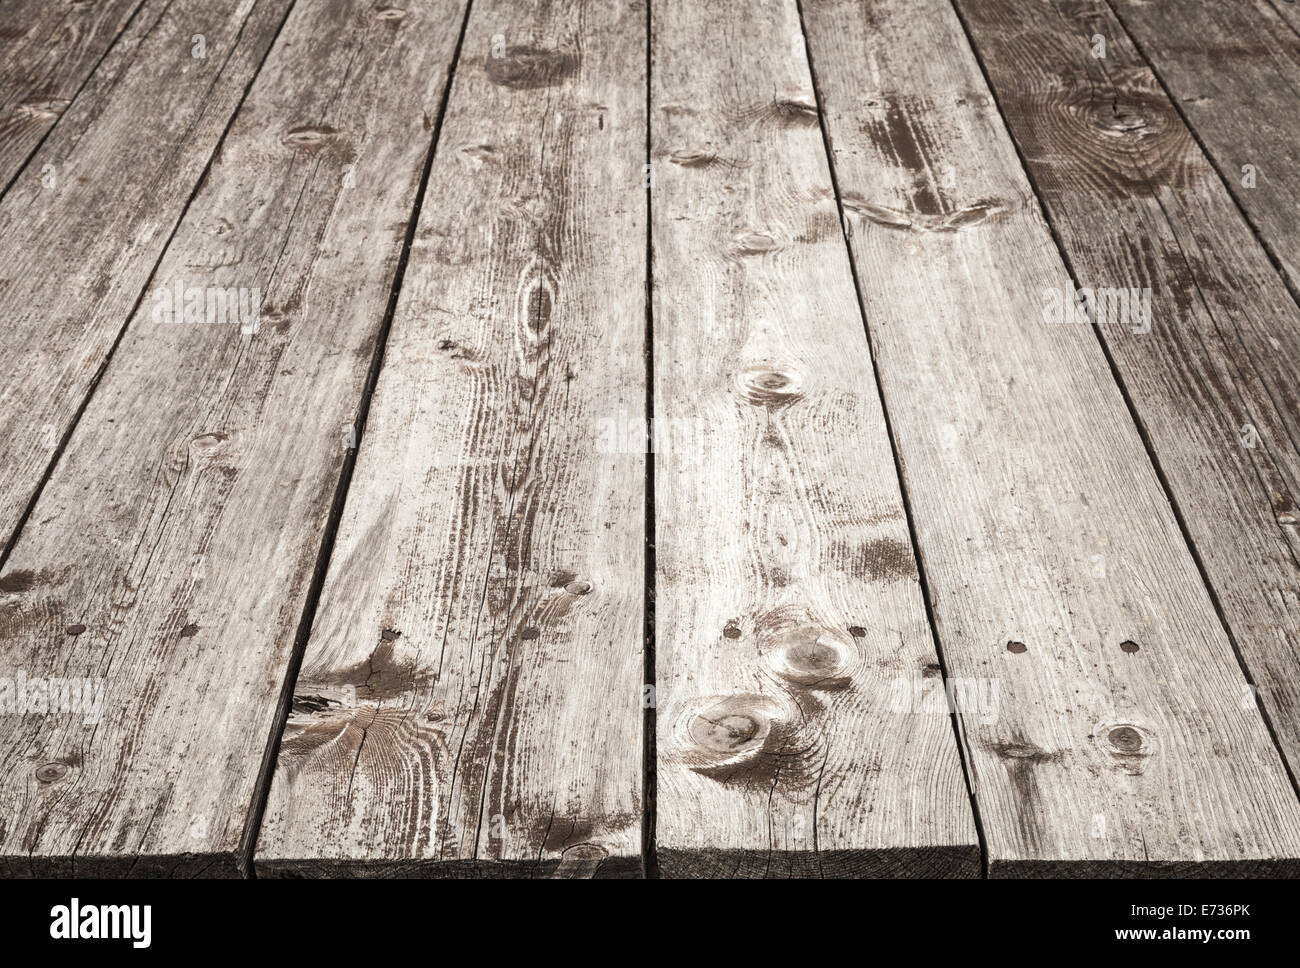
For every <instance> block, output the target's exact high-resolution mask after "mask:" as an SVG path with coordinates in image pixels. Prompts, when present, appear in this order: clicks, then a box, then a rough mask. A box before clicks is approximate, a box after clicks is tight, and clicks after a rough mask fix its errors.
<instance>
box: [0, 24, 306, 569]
mask: <svg viewBox="0 0 1300 968" xmlns="http://www.w3.org/2000/svg"><path fill="white" fill-rule="evenodd" d="M288 7H289V0H257V2H255V3H254V2H252V0H248V2H245V3H241V4H239V5H238V6H236V5H232V4H215V3H210V2H206V0H175V2H173V3H171V4H168V5H166V9H152V8H151V9H150V10H149V11H148V13H149V15H150V16H149V18H138V19H137V20H136V22H135V24H134V25H133V27H132V31H133V32H134V31H142V32H143V34H144V36H142V37H141V38H140V39H139V42H138V43H135V42H133V41H130V42H128V41H124V42H123V43H121V44H119V45H118V46H117V47H116V48H115V49H114V50H113V51H111V52H110V53H109V55H108V57H106V58H105V60H104V62H103V63H102V64H101V65H100V67H99V69H98V70H97V71H96V72H95V74H94V76H93V77H92V78H91V80H90V82H89V83H88V84H87V85H86V88H85V90H83V91H82V93H81V95H80V96H79V97H78V98H77V100H76V103H75V104H74V105H72V107H70V108H69V109H68V110H67V111H66V112H65V113H64V114H63V116H62V118H61V119H60V121H59V123H58V125H57V126H56V127H55V128H54V130H53V131H52V132H51V133H50V136H49V138H47V139H46V141H45V144H44V145H43V146H42V147H41V149H40V151H38V152H37V153H36V154H35V155H34V156H33V157H32V160H31V161H30V162H29V163H28V166H29V168H30V170H31V171H33V172H42V171H44V170H46V167H45V166H47V165H49V166H51V170H52V172H53V180H52V181H50V180H47V179H41V178H36V177H33V178H25V179H20V180H19V181H17V182H15V183H14V185H13V187H12V188H10V190H9V192H8V193H7V194H6V195H5V197H4V199H3V200H2V201H0V252H2V253H3V254H4V258H3V259H2V260H0V346H3V347H4V350H5V352H4V355H3V359H0V451H2V452H3V453H4V455H5V458H4V462H3V463H0V548H4V547H5V546H6V545H7V544H8V543H9V542H10V541H11V539H12V536H13V534H14V531H15V527H16V526H17V524H18V522H19V521H20V520H21V519H22V516H23V514H24V512H25V510H26V509H27V507H28V505H29V504H30V502H31V499H32V498H33V497H34V496H35V493H36V491H37V489H38V487H39V485H40V482H41V480H42V478H43V477H44V475H45V473H46V471H47V470H48V468H49V466H50V463H51V461H52V459H53V457H54V455H55V453H56V451H57V448H58V447H59V445H60V443H61V442H62V441H63V439H64V437H65V435H66V433H67V431H68V430H69V428H70V427H71V426H72V424H73V422H74V421H75V419H76V414H77V412H78V410H79V409H80V408H81V406H82V404H83V403H84V401H85V399H86V395H87V393H88V391H89V390H90V389H91V387H92V386H93V384H94V381H95V379H96V377H97V375H98V374H99V372H100V370H101V367H102V365H103V363H104V360H105V359H106V357H107V356H108V354H109V352H110V350H111V348H112V346H113V344H114V341H115V340H116V339H117V337H118V335H119V334H120V333H121V331H122V327H123V326H124V325H125V323H126V321H127V318H128V317H129V316H130V315H131V312H132V308H133V307H134V306H135V305H136V302H137V300H139V299H140V298H141V297H142V295H143V290H144V287H145V285H146V284H147V282H148V280H149V276H150V273H152V272H153V270H154V268H155V267H156V265H157V262H158V258H159V256H160V255H161V253H162V250H163V248H164V247H165V245H166V243H167V239H168V237H169V236H170V235H171V233H172V231H173V229H174V228H175V226H176V224H177V222H178V221H179V219H180V217H181V214H182V212H183V211H184V208H185V205H186V203H187V202H188V201H189V199H190V198H191V196H192V194H193V191H194V188H195V185H196V184H197V183H198V181H199V178H200V177H201V175H202V173H203V170H204V168H205V166H206V165H207V163H208V160H209V158H211V156H212V152H213V149H214V148H215V147H216V144H217V141H218V139H219V138H220V136H221V134H222V132H223V131H224V130H225V128H226V125H227V123H228V121H229V120H230V117H231V115H232V114H233V113H234V111H235V108H236V106H237V105H238V103H239V101H240V98H242V97H243V95H244V93H245V91H246V89H247V86H248V84H249V83H250V82H251V81H252V79H253V76H254V74H255V72H256V70H257V67H258V65H259V64H261V62H262V59H263V57H264V56H265V54H266V51H267V50H268V49H269V48H270V45H271V42H272V39H273V38H274V36H275V32H276V30H277V29H278V28H279V26H280V24H281V23H282V22H283V19H284V15H285V13H286V11H287V10H288ZM195 34H202V35H203V36H204V37H205V38H206V48H205V50H206V54H207V56H206V57H203V58H195V57H193V56H192V55H193V52H194V42H193V40H192V38H193V35H195Z"/></svg>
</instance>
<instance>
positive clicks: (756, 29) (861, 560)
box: [651, 0, 980, 877]
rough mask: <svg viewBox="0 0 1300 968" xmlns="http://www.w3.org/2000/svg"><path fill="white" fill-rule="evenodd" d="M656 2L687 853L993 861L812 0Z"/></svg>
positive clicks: (667, 485) (710, 863)
mask: <svg viewBox="0 0 1300 968" xmlns="http://www.w3.org/2000/svg"><path fill="white" fill-rule="evenodd" d="M651 20H652V34H653V38H652V53H653V71H652V108H653V110H652V126H651V127H652V131H653V144H652V151H653V165H654V168H653V174H654V187H653V192H652V197H653V225H654V233H653V236H654V237H653V254H654V290H653V292H654V321H655V324H654V344H655V345H654V358H655V359H654V362H655V366H654V372H655V396H654V400H655V429H656V431H657V432H658V440H659V443H660V445H661V446H660V447H659V450H658V453H656V455H655V468H656V471H655V499H656V511H657V514H656V532H655V537H656V586H655V591H656V632H655V642H656V649H655V657H656V658H655V665H656V671H657V680H658V691H657V694H656V699H657V730H658V743H657V747H658V762H657V784H658V786H657V789H658V793H657V799H656V827H657V834H656V847H657V856H658V861H659V866H660V869H661V871H662V873H663V874H664V876H668V877H686V876H715V877H716V876H740V877H752V876H772V877H787V876H824V877H832V876H939V875H949V876H978V875H979V872H980V867H979V865H980V858H979V846H978V838H977V835H976V831H975V824H974V821H973V816H972V812H971V805H970V800H969V796H968V794H967V790H966V786H965V782H964V779H963V776H962V771H961V763H960V759H959V756H958V751H957V745H956V741H955V737H954V733H953V729H952V723H951V718H950V715H949V707H948V703H947V702H946V700H945V698H944V691H943V690H944V680H943V678H942V675H941V671H940V667H939V664H938V661H937V656H936V654H935V646H934V640H933V638H932V636H931V630H930V626H929V622H928V620H927V617H926V612H925V603H924V601H923V599H922V595H921V589H920V583H919V576H918V573H917V566H916V561H915V559H914V556H913V550H912V545H911V540H910V537H909V533H908V525H907V520H906V515H905V510H904V506H903V500H902V496H901V493H900V489H899V482H898V478H897V474H896V469H895V466H894V461H893V457H892V453H891V450H890V443H889V436H888V430H887V427H886V424H885V419H884V414H883V412H882V409H881V404H880V398H879V392H878V390H877V388H876V385H875V381H874V379H873V376H872V369H871V357H870V353H869V350H868V346H867V340H866V337H865V334H864V332H863V329H862V316H861V310H860V308H859V307H858V304H857V299H856V296H855V293H854V288H853V278H852V270H851V267H850V264H849V260H848V253H847V250H846V247H845V241H844V235H843V232H842V231H841V228H840V223H839V214H838V210H837V207H836V202H835V192H834V190H833V187H832V182H831V175H830V170H829V166H828V162H827V158H826V151H825V145H824V142H823V139H822V135H821V131H820V128H819V125H818V117H817V106H816V99H815V95H814V92H813V86H812V80H811V77H810V75H809V70H808V63H807V59H806V57H805V53H804V44H803V36H802V31H801V28H800V23H799V12H798V9H797V7H796V5H795V0H784V2H779V3H767V4H763V5H761V6H757V7H755V8H753V9H751V10H748V11H746V13H745V15H744V16H740V15H739V9H738V8H737V7H736V6H735V5H732V4H698V3H692V2H689V0H657V2H655V3H654V5H653V11H652V18H651Z"/></svg>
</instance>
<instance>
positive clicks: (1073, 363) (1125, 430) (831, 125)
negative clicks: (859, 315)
mask: <svg viewBox="0 0 1300 968" xmlns="http://www.w3.org/2000/svg"><path fill="white" fill-rule="evenodd" d="M803 6H804V15H805V25H806V27H807V29H808V32H809V41H810V45H811V50H812V55H813V65H814V69H815V76H816V78H817V81H818V86H819V91H820V94H821V97H822V104H823V108H824V111H825V118H826V123H827V125H828V130H829V135H830V139H831V144H832V149H833V158H834V164H835V168H836V173H837V178H838V182H839V188H840V192H841V197H842V201H843V206H844V208H845V210H846V212H847V213H848V223H849V227H850V230H851V231H850V242H851V247H852V251H853V256H854V259H855V261H856V264H857V269H858V276H859V279H860V283H861V292H862V296H863V302H864V308H865V311H866V316H867V321H868V326H869V330H870V333H871V336H872V340H873V347H874V349H875V352H876V354H877V360H878V366H879V372H880V379H881V384H882V388H883V390H884V396H885V401H886V406H887V408H888V411H889V414H890V417H891V420H892V423H893V427H894V431H895V439H896V442H897V446H898V450H899V454H900V458H901V461H902V466H903V473H904V483H905V486H906V488H907V491H908V494H909V496H910V500H911V506H912V509H913V514H914V521H915V525H916V533H917V542H918V547H919V551H920V556H921V561H922V564H923V566H924V571H925V574H926V578H927V583H928V587H929V591H930V595H931V601H932V605H933V612H934V617H935V622H936V625H937V631H938V634H939V643H940V647H941V650H942V654H943V656H944V659H945V663H946V665H947V668H948V671H949V672H950V674H952V675H953V676H954V677H957V678H959V679H961V678H964V677H969V678H974V679H981V680H987V681H988V682H989V684H990V686H991V687H992V688H995V689H996V695H997V697H998V701H997V715H996V716H995V717H993V720H992V721H981V720H980V719H979V718H977V717H975V716H972V715H970V714H969V713H967V712H959V717H958V718H959V722H960V725H961V730H962V736H963V740H964V743H965V748H966V763H967V765H968V766H969V768H970V772H971V779H972V782H973V784H974V792H975V799H976V803H977V807H978V809H979V813H980V818H981V823H982V828H983V832H984V835H985V839H986V842H987V849H988V861H989V872H990V874H991V875H992V876H1003V875H1016V874H1034V875H1045V874H1046V875H1053V874H1055V875H1061V874H1076V873H1087V874H1100V875H1114V874H1132V875H1154V874H1169V873H1196V874H1269V873H1280V872H1294V871H1295V869H1296V861H1297V858H1300V808H1298V806H1297V802H1296V797H1295V793H1294V791H1293V789H1292V787H1291V784H1290V783H1289V781H1288V779H1287V776H1286V774H1285V771H1284V769H1283V764H1282V762H1281V759H1280V755H1279V753H1278V751H1277V749H1276V747H1275V746H1274V745H1273V743H1272V741H1271V739H1270V737H1269V735H1268V732H1267V730H1266V728H1265V725H1264V723H1263V721H1262V718H1261V716H1260V713H1259V710H1258V709H1257V707H1256V705H1255V703H1254V702H1253V701H1246V700H1248V698H1249V692H1248V689H1247V686H1246V683H1245V680H1244V678H1243V676H1242V672H1241V669H1240V666H1239V665H1238V662H1237V660H1236V658H1235V656H1234V654H1233V650H1232V647H1231V644H1230V642H1229V640H1228V638H1227V636H1226V634H1225V632H1224V629H1223V626H1222V624H1221V623H1220V621H1219V618H1218V616H1217V615H1216V614H1215V611H1214V608H1213V607H1212V603H1211V600H1210V597H1209V595H1208V592H1207V591H1206V589H1205V587H1204V585H1203V583H1202V581H1201V577H1200V575H1199V573H1198V571H1197V568H1196V565H1195V562H1194V560H1193V558H1192V555H1191V553H1190V552H1189V550H1188V547H1187V545H1186V542H1185V540H1184V538H1183V535H1182V534H1181V532H1180V530H1179V528H1178V525H1177V523H1176V521H1175V518H1174V515H1173V513H1172V510H1171V508H1170V506H1169V504H1168V501H1167V499H1166V497H1165V495H1164V493H1163V491H1162V489H1161V486H1160V483H1159V481H1158V479H1157V476H1156V474H1155V472H1154V469H1153V467H1152V464H1151V462H1150V459H1149V458H1148V455H1147V453H1146V450H1145V449H1144V446H1143V443H1142V440H1141V439H1140V437H1139V434H1138V432H1137V429H1136V428H1135V426H1134V424H1133V421H1132V418H1131V416H1130V414H1129V412H1128V410H1127V408H1126V406H1125V403H1124V400H1123V398H1122V396H1121V394H1120V392H1119V390H1118V388H1117V387H1116V385H1115V382H1114V380H1113V378H1112V376H1111V373H1110V370H1109V368H1108V365H1107V362H1106V360H1105V358H1104V355H1103V353H1102V350H1101V347H1100V345H1099V343H1098V340H1097V337H1096V335H1095V333H1094V332H1093V330H1092V328H1091V327H1089V326H1086V325H1052V324H1050V323H1047V322H1045V320H1044V316H1043V308H1042V307H1043V301H1044V293H1045V291H1047V290H1049V289H1051V288H1054V287H1062V286H1068V285H1069V281H1068V277H1067V275H1066V272H1065V268H1064V266H1063V265H1062V263H1061V260H1060V257H1059V254H1058V253H1057V251H1056V249H1055V247H1054V245H1053V242H1052V239H1051V236H1050V234H1049V232H1048V229H1047V227H1046V225H1045V224H1044V222H1043V219H1042V216H1041V214H1040V213H1039V211H1038V208H1037V204H1036V202H1035V199H1034V197H1033V195H1032V193H1031V190H1030V186H1029V184H1028V183H1027V181H1026V178H1025V175H1024V173H1023V171H1022V170H1021V168H1020V166H1019V164H1018V163H1017V158H1016V155H1015V152H1014V149H1013V145H1012V143H1011V141H1010V138H1009V137H1008V136H1007V133H1006V131H1005V129H1004V127H1003V125H1002V123H1001V121H1000V118H999V116H998V112H997V109H996V106H995V105H994V103H993V100H992V98H991V96H990V94H989V90H988V87H987V85H986V84H985V82H984V79H983V77H982V75H981V73H980V70H979V67H978V65H977V63H976V61H975V59H974V56H973V55H972V53H971V51H970V49H969V46H968V45H967V43H966V40H965V36H964V34H963V31H962V28H961V25H960V23H959V22H958V20H957V17H956V15H955V13H954V11H953V9H952V8H951V6H950V5H949V4H948V3H947V2H946V0H919V2H918V0H906V2H904V0H873V2H867V3H858V2H848V0H808V2H805V3H804V5H803ZM934 51H943V52H944V54H943V56H935V55H934ZM1099 561H1100V562H1101V563H1103V564H1104V570H1102V569H1099V568H1098V567H1097V566H1098V562H1099ZM1134 645H1136V646H1137V650H1136V651H1135V650H1134V649H1133V646H1134ZM1244 697H1245V699H1244Z"/></svg>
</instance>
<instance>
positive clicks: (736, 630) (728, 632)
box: [722, 623, 740, 639]
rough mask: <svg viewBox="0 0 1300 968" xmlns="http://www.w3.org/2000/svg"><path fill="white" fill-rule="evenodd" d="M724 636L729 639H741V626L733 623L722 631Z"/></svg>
mask: <svg viewBox="0 0 1300 968" xmlns="http://www.w3.org/2000/svg"><path fill="white" fill-rule="evenodd" d="M722 634H723V635H725V636H726V637H727V638H729V639H738V638H740V626H738V625H736V624H734V623H732V624H731V625H728V626H727V627H726V628H724V629H723V630H722Z"/></svg>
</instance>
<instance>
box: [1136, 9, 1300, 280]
mask: <svg viewBox="0 0 1300 968" xmlns="http://www.w3.org/2000/svg"><path fill="white" fill-rule="evenodd" d="M1111 6H1112V7H1113V9H1114V11H1115V13H1116V14H1118V16H1119V20H1120V21H1121V22H1122V23H1123V26H1124V27H1125V28H1126V29H1127V31H1128V33H1129V35H1130V36H1131V38H1132V39H1133V40H1134V41H1136V42H1137V46H1138V47H1139V48H1140V49H1141V51H1142V53H1143V54H1144V55H1145V56H1146V57H1147V59H1148V60H1149V61H1150V62H1151V65H1152V66H1153V67H1154V68H1155V72H1156V74H1157V76H1158V77H1159V78H1160V79H1161V80H1162V81H1163V82H1164V84H1165V86H1166V87H1168V89H1169V92H1170V93H1171V94H1172V95H1173V97H1174V99H1175V100H1176V101H1177V102H1178V106H1179V107H1180V108H1181V109H1182V111H1183V113H1184V114H1185V115H1186V116H1187V120H1188V122H1189V123H1190V124H1191V126H1192V128H1193V130H1194V131H1195V132H1196V135H1197V137H1199V138H1200V139H1201V141H1202V143H1203V144H1204V145H1205V148H1206V150H1207V151H1208V152H1209V155H1210V158H1211V160H1212V161H1213V162H1214V164H1215V166H1216V167H1217V168H1218V170H1219V172H1220V173H1221V174H1222V176H1223V179H1224V181H1225V182H1226V184H1227V186H1228V188H1229V189H1230V190H1231V191H1232V194H1233V196H1234V198H1236V200H1237V203H1238V204H1239V205H1240V206H1241V207H1242V209H1244V210H1245V212H1246V214H1247V215H1248V216H1249V217H1250V221H1251V223H1252V224H1253V225H1254V227H1255V229H1256V230H1257V231H1258V233H1259V235H1260V238H1261V240H1262V241H1263V243H1264V244H1265V245H1266V246H1267V247H1268V250H1269V252H1270V253H1271V254H1272V256H1273V258H1274V260H1275V261H1276V262H1277V263H1278V264H1279V265H1280V266H1281V267H1282V270H1283V272H1284V273H1285V276H1286V278H1287V282H1288V284H1289V285H1290V287H1291V292H1292V293H1293V294H1294V295H1296V297H1297V298H1300V206H1298V205H1297V204H1296V199H1297V198H1298V197H1300V148H1298V147H1297V141H1296V129H1295V119H1296V118H1297V117H1300V34H1297V33H1296V31H1295V30H1293V29H1292V28H1291V27H1290V26H1288V25H1287V24H1286V23H1284V22H1283V21H1281V20H1280V19H1279V17H1278V13H1277V10H1275V9H1274V8H1273V7H1272V6H1270V5H1269V4H1268V3H1267V0H1236V2H1233V3H1222V2H1216V0H1178V2H1177V3H1174V2H1172V0H1142V2H1140V3H1134V2H1132V0H1114V2H1113V3H1112V4H1111ZM1247 166H1249V167H1247Z"/></svg>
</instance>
